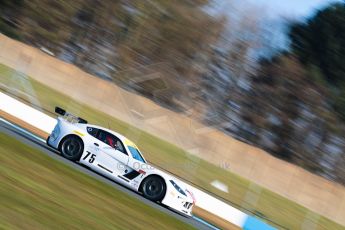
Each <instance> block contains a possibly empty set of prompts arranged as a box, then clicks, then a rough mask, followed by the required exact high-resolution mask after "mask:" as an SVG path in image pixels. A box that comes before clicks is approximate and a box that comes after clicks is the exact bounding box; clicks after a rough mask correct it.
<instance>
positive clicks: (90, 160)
mask: <svg viewBox="0 0 345 230" xmlns="http://www.w3.org/2000/svg"><path fill="white" fill-rule="evenodd" d="M86 152H87V154H86V155H85V157H84V158H83V160H86V159H87V158H88V157H89V156H90V155H91V156H90V158H89V163H91V164H92V163H93V162H94V161H95V159H96V155H95V154H91V153H90V152H89V151H86Z"/></svg>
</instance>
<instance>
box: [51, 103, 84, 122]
mask: <svg viewBox="0 0 345 230" xmlns="http://www.w3.org/2000/svg"><path fill="white" fill-rule="evenodd" d="M55 113H57V114H59V115H61V116H63V117H65V118H66V120H68V121H70V122H76V123H81V124H87V120H85V119H83V118H81V117H77V116H75V115H73V114H71V113H68V112H66V110H64V109H62V108H60V107H57V106H56V107H55Z"/></svg>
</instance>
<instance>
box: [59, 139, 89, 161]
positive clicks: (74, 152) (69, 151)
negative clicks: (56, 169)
mask: <svg viewBox="0 0 345 230" xmlns="http://www.w3.org/2000/svg"><path fill="white" fill-rule="evenodd" d="M83 150H84V145H83V141H82V140H81V139H80V138H79V137H77V136H69V137H67V138H65V139H64V140H63V141H62V144H61V154H62V156H63V157H65V158H67V159H68V160H71V161H78V160H79V159H80V157H81V155H82V154H83Z"/></svg>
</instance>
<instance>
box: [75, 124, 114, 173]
mask: <svg viewBox="0 0 345 230" xmlns="http://www.w3.org/2000/svg"><path fill="white" fill-rule="evenodd" d="M87 132H88V134H90V136H89V137H88V138H87V141H86V142H85V143H86V146H85V148H86V151H85V153H84V154H83V155H82V157H81V159H80V161H81V163H83V164H85V165H87V166H88V167H90V168H92V169H93V170H96V171H98V172H100V173H103V174H105V172H106V170H104V169H102V170H100V166H99V165H100V162H101V161H102V160H101V158H102V153H101V150H102V149H104V148H106V147H107V145H106V143H104V142H102V141H101V140H100V139H99V138H98V136H99V133H100V129H98V128H95V127H92V126H89V127H87ZM107 173H109V172H107Z"/></svg>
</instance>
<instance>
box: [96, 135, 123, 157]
mask: <svg viewBox="0 0 345 230" xmlns="http://www.w3.org/2000/svg"><path fill="white" fill-rule="evenodd" d="M97 139H99V140H100V141H102V142H104V143H106V144H107V145H109V146H111V147H112V148H116V149H117V150H119V151H120V152H123V153H124V154H126V155H128V154H127V153H126V150H125V148H124V147H123V144H122V142H121V141H120V139H119V138H117V137H116V136H114V135H113V134H111V133H108V132H106V131H104V130H99V132H98V136H97Z"/></svg>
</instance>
